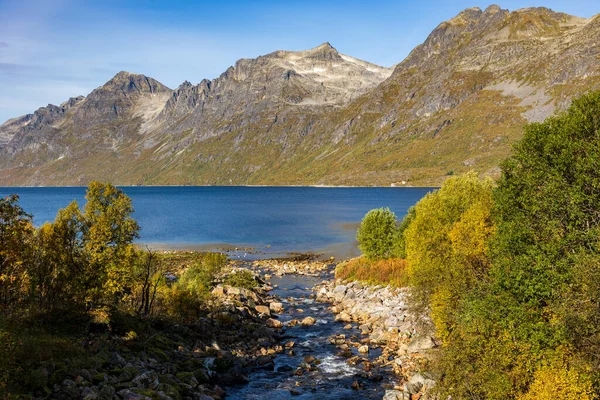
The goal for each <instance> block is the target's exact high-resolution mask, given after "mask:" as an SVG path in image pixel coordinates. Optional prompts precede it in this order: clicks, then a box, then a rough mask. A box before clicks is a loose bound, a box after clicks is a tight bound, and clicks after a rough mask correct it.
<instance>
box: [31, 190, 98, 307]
mask: <svg viewBox="0 0 600 400" xmlns="http://www.w3.org/2000/svg"><path fill="white" fill-rule="evenodd" d="M82 228H83V217H82V215H81V212H80V210H79V206H78V205H77V202H75V201H74V202H72V203H71V204H70V205H69V206H68V207H67V208H65V209H62V210H60V211H59V212H58V215H57V216H56V220H55V221H54V222H53V223H46V224H44V225H42V226H41V227H40V228H39V229H37V230H36V232H35V238H34V242H33V248H32V257H31V259H30V260H29V265H28V271H29V276H30V280H31V281H30V285H29V286H30V287H29V290H30V296H31V299H32V300H33V301H34V302H35V305H36V307H37V309H38V311H51V310H52V309H54V308H61V307H65V306H69V305H81V304H82V301H83V291H84V282H85V276H86V273H87V268H86V266H87V257H86V254H85V253H84V244H83V240H82V234H81V232H82Z"/></svg>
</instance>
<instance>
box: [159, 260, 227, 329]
mask: <svg viewBox="0 0 600 400" xmlns="http://www.w3.org/2000/svg"><path fill="white" fill-rule="evenodd" d="M226 262H227V256H225V255H224V254H220V253H206V254H203V255H202V256H201V257H200V258H198V259H197V260H196V261H195V262H194V264H192V265H191V266H190V267H189V268H188V269H186V270H185V271H184V273H183V274H182V275H181V277H180V278H179V280H178V281H177V282H176V283H175V284H174V285H173V287H172V288H171V291H170V293H169V298H168V300H167V301H168V310H169V311H168V312H169V314H170V315H171V316H172V317H174V318H178V319H184V320H190V319H194V318H196V317H198V316H199V315H200V312H201V306H202V305H203V304H204V303H205V301H206V300H207V298H208V297H209V296H210V290H211V288H212V285H213V282H214V281H215V280H216V278H217V275H218V274H219V272H221V270H222V269H223V267H224V266H225V263H226Z"/></svg>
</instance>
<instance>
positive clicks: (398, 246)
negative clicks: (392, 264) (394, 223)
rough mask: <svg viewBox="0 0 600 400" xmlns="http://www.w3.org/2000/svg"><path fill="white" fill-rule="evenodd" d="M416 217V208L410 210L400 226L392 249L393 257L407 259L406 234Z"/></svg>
mask: <svg viewBox="0 0 600 400" xmlns="http://www.w3.org/2000/svg"><path fill="white" fill-rule="evenodd" d="M416 215H417V211H416V208H415V207H411V208H409V209H408V212H407V213H406V215H405V216H404V218H402V221H401V222H400V225H398V229H397V231H396V237H395V239H394V246H393V248H392V253H393V257H397V258H406V239H405V237H404V233H405V232H406V229H408V227H409V226H410V224H411V223H412V222H413V220H414V219H415V217H416Z"/></svg>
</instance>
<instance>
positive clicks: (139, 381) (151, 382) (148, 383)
mask: <svg viewBox="0 0 600 400" xmlns="http://www.w3.org/2000/svg"><path fill="white" fill-rule="evenodd" d="M132 382H133V384H134V385H135V386H137V387H139V388H144V389H152V390H154V389H156V388H157V387H158V385H159V384H160V382H159V381H158V375H157V374H156V372H154V371H148V372H144V373H143V374H141V375H138V376H136V377H135V378H133V380H132Z"/></svg>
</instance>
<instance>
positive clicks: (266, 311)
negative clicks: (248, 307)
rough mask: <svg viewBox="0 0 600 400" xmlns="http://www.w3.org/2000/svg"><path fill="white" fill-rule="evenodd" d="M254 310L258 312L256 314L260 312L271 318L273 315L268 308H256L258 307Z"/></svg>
mask: <svg viewBox="0 0 600 400" xmlns="http://www.w3.org/2000/svg"><path fill="white" fill-rule="evenodd" d="M254 309H255V310H256V312H258V313H260V314H264V315H269V316H270V315H271V310H270V309H269V307H267V306H256V307H254Z"/></svg>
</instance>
